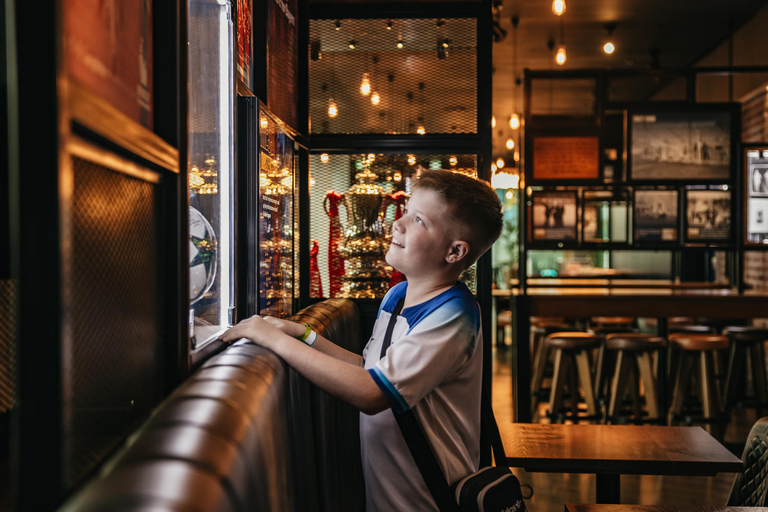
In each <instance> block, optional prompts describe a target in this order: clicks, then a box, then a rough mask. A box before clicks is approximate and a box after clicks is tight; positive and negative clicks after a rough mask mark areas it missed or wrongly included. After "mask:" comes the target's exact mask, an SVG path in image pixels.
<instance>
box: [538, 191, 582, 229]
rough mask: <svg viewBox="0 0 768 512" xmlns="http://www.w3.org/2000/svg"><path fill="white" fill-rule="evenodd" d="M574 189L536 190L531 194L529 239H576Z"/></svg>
mask: <svg viewBox="0 0 768 512" xmlns="http://www.w3.org/2000/svg"><path fill="white" fill-rule="evenodd" d="M577 217H578V214H577V194H576V192H575V191H551V192H550V191H546V192H545V191H536V192H534V193H533V194H532V195H531V240H533V241H549V242H564V241H576V234H577Z"/></svg>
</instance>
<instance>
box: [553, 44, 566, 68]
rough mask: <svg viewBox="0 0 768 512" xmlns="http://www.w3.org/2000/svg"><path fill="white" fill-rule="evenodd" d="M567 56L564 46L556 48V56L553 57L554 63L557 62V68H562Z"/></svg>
mask: <svg viewBox="0 0 768 512" xmlns="http://www.w3.org/2000/svg"><path fill="white" fill-rule="evenodd" d="M567 58H568V57H567V55H566V54H565V45H564V44H561V45H560V46H558V47H557V54H556V55H555V62H557V65H558V66H562V65H563V64H565V61H566V59H567Z"/></svg>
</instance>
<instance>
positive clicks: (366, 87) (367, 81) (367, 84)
mask: <svg viewBox="0 0 768 512" xmlns="http://www.w3.org/2000/svg"><path fill="white" fill-rule="evenodd" d="M360 94H362V95H363V96H368V95H369V94H371V78H370V75H368V73H363V81H362V82H360Z"/></svg>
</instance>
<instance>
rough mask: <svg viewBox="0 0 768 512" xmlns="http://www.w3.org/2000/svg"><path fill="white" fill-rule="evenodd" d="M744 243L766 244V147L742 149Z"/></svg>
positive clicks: (767, 152) (767, 191) (767, 198)
mask: <svg viewBox="0 0 768 512" xmlns="http://www.w3.org/2000/svg"><path fill="white" fill-rule="evenodd" d="M743 153H744V158H743V165H744V195H745V201H744V202H745V206H744V208H745V209H746V222H745V230H746V243H748V244H765V243H768V146H750V147H747V148H745V149H744V152H743Z"/></svg>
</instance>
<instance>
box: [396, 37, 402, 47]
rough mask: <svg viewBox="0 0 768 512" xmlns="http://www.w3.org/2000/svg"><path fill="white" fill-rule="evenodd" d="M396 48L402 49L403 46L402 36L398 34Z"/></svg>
mask: <svg viewBox="0 0 768 512" xmlns="http://www.w3.org/2000/svg"><path fill="white" fill-rule="evenodd" d="M397 48H398V49H402V48H403V36H400V37H398V38H397Z"/></svg>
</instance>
